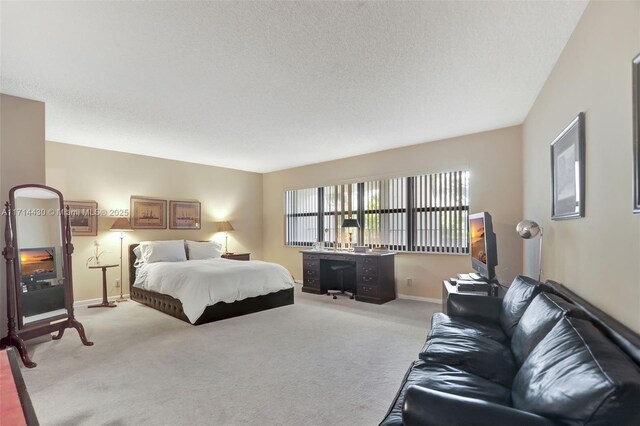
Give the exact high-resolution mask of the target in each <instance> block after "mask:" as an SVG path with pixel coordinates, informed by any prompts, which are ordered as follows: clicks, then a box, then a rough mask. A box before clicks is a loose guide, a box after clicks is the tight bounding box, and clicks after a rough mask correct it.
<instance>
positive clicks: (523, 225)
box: [516, 219, 542, 281]
mask: <svg viewBox="0 0 640 426" xmlns="http://www.w3.org/2000/svg"><path fill="white" fill-rule="evenodd" d="M516 232H517V233H518V235H520V237H522V238H524V239H525V240H530V239H531V238H535V237H536V236H537V235H538V234H540V242H539V243H540V245H539V248H538V264H539V268H538V281H540V278H542V227H541V226H540V225H538V224H537V223H536V222H534V221H532V220H527V219H525V220H523V221H521V222H520V223H518V224H517V225H516Z"/></svg>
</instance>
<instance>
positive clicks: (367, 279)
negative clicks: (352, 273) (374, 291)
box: [358, 274, 378, 286]
mask: <svg viewBox="0 0 640 426" xmlns="http://www.w3.org/2000/svg"><path fill="white" fill-rule="evenodd" d="M358 284H365V285H369V286H371V285H372V286H377V285H378V276H377V275H361V274H358Z"/></svg>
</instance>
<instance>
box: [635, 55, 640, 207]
mask: <svg viewBox="0 0 640 426" xmlns="http://www.w3.org/2000/svg"><path fill="white" fill-rule="evenodd" d="M633 212H634V213H640V54H639V55H638V56H636V57H635V58H634V60H633Z"/></svg>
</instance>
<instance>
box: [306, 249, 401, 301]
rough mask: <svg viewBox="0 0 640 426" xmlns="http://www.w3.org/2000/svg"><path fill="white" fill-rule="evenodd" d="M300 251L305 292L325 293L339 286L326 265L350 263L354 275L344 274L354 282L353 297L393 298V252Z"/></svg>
mask: <svg viewBox="0 0 640 426" xmlns="http://www.w3.org/2000/svg"><path fill="white" fill-rule="evenodd" d="M300 253H302V270H303V280H304V282H303V285H302V291H304V292H305V293H313V294H326V293H327V290H330V289H334V288H339V286H338V284H337V281H336V280H335V277H334V276H333V275H332V274H331V272H330V267H329V266H330V265H331V264H332V263H333V264H336V263H337V262H340V263H342V262H353V263H354V266H355V268H354V270H355V277H353V276H348V277H346V278H345V280H346V281H353V282H354V284H355V290H356V300H358V301H361V302H369V303H377V304H382V303H386V302H388V301H390V300H394V299H395V298H396V281H395V265H394V256H395V253H394V252H368V253H353V252H346V251H332V250H303V251H301V252H300Z"/></svg>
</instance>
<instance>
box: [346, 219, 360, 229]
mask: <svg viewBox="0 0 640 426" xmlns="http://www.w3.org/2000/svg"><path fill="white" fill-rule="evenodd" d="M342 227H343V228H360V223H359V222H358V219H345V220H344V222H342Z"/></svg>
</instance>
